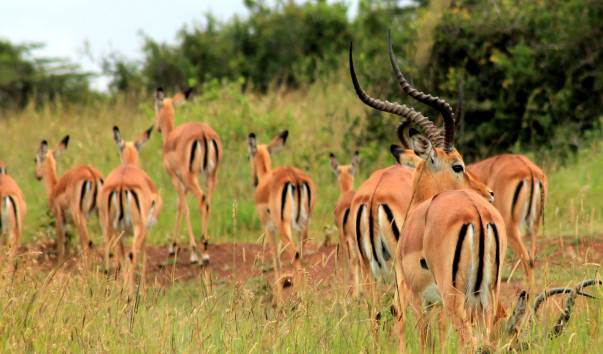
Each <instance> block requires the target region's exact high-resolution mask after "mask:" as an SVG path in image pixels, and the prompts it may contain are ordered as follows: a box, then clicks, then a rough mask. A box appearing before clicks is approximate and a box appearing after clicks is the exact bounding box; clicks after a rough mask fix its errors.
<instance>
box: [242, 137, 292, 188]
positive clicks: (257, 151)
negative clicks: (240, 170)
mask: <svg viewBox="0 0 603 354" xmlns="http://www.w3.org/2000/svg"><path fill="white" fill-rule="evenodd" d="M288 135H289V131H287V130H285V131H284V132H282V133H280V134H279V135H278V136H277V137H276V138H274V139H272V141H271V142H270V143H269V144H260V145H258V143H257V141H256V140H255V134H253V133H251V134H249V137H248V138H247V148H248V149H249V161H251V173H252V174H253V185H254V186H257V185H258V183H259V182H260V179H261V178H262V177H263V176H264V175H265V174H266V173H268V172H270V171H271V170H272V164H271V162H270V154H272V153H273V152H275V151H277V150H280V149H282V148H283V146H285V143H286V142H287V136H288Z"/></svg>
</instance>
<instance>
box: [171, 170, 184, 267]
mask: <svg viewBox="0 0 603 354" xmlns="http://www.w3.org/2000/svg"><path fill="white" fill-rule="evenodd" d="M170 177H171V178H172V184H173V185H174V188H175V189H176V193H177V194H178V202H177V208H176V225H175V227H174V235H173V236H172V243H170V246H169V248H168V252H169V254H170V255H172V256H173V255H174V254H176V244H177V243H178V230H179V229H180V221H181V220H182V212H183V211H184V212H185V214H188V205H187V204H186V189H185V188H184V186H183V185H182V183H180V181H179V180H178V178H177V177H176V176H170Z"/></svg>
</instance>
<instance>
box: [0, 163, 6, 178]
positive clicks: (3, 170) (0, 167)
mask: <svg viewBox="0 0 603 354" xmlns="http://www.w3.org/2000/svg"><path fill="white" fill-rule="evenodd" d="M5 174H6V166H4V162H2V161H0V175H5Z"/></svg>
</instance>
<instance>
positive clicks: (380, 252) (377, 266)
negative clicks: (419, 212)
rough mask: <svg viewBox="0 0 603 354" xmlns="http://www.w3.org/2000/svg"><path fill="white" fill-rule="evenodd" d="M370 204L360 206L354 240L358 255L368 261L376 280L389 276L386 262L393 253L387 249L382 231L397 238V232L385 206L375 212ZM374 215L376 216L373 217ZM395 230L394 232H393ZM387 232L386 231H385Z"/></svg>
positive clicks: (391, 216) (388, 209)
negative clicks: (356, 244) (389, 231)
mask: <svg viewBox="0 0 603 354" xmlns="http://www.w3.org/2000/svg"><path fill="white" fill-rule="evenodd" d="M373 209H374V208H373V205H372V203H370V204H361V205H360V207H359V208H358V212H357V214H356V240H357V243H358V248H359V250H360V255H361V256H362V257H363V258H364V259H365V260H366V261H368V264H369V266H370V268H371V271H372V273H373V276H374V277H375V279H378V278H379V277H380V276H382V275H384V276H385V275H388V274H389V267H388V264H387V262H388V261H389V260H390V259H392V258H393V257H392V254H393V252H394V251H395V250H394V251H390V250H389V248H388V247H387V241H386V239H385V238H386V237H387V235H385V234H384V233H383V232H382V230H389V229H390V228H391V233H392V234H393V235H397V236H398V237H399V230H398V227H397V225H396V222H395V220H393V214H392V213H391V210H390V208H389V207H388V205H387V204H380V205H378V206H377V208H376V211H374V210H373ZM375 214H376V215H375ZM394 229H395V230H394ZM385 232H388V231H385Z"/></svg>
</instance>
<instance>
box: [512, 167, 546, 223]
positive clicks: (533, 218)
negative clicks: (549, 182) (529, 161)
mask: <svg viewBox="0 0 603 354" xmlns="http://www.w3.org/2000/svg"><path fill="white" fill-rule="evenodd" d="M545 185H546V180H545V178H544V176H542V178H538V177H536V176H535V174H534V172H533V171H532V170H530V177H528V178H525V179H523V180H521V181H519V183H518V184H517V187H516V188H515V193H514V195H513V203H512V204H511V215H512V216H513V218H514V219H515V220H517V221H518V224H519V230H520V232H521V233H522V234H524V235H532V234H536V233H537V232H538V227H539V225H540V223H539V220H540V218H541V217H542V214H543V212H544V203H545V200H546V189H545Z"/></svg>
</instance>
